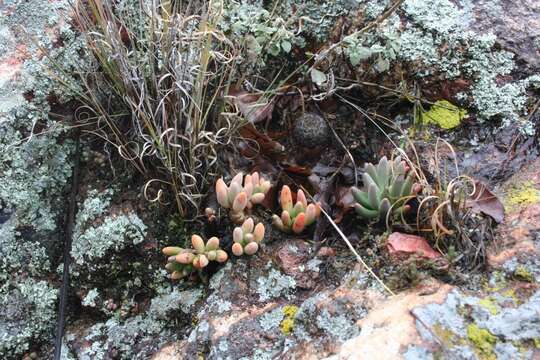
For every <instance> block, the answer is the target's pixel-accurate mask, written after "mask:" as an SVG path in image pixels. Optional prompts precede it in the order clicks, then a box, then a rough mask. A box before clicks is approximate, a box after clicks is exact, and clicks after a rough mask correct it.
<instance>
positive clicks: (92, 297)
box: [81, 288, 99, 307]
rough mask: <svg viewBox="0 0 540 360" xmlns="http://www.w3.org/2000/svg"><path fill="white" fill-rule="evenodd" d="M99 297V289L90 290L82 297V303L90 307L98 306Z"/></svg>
mask: <svg viewBox="0 0 540 360" xmlns="http://www.w3.org/2000/svg"><path fill="white" fill-rule="evenodd" d="M98 299H99V291H98V289H96V288H94V289H92V290H90V291H89V292H88V293H87V294H86V296H85V297H84V298H83V299H82V301H81V305H82V306H88V307H96V306H97V303H96V301H97V300H98Z"/></svg>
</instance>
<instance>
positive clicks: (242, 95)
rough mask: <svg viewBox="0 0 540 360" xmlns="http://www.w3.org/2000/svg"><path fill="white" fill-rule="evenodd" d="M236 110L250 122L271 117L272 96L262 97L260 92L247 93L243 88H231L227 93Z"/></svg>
mask: <svg viewBox="0 0 540 360" xmlns="http://www.w3.org/2000/svg"><path fill="white" fill-rule="evenodd" d="M228 98H229V99H232V103H233V104H234V105H235V106H236V107H237V108H238V111H240V113H241V114H242V115H243V116H244V117H245V118H246V120H247V121H249V122H250V123H252V124H256V123H258V122H261V121H264V120H270V119H271V118H272V111H274V98H272V99H266V98H262V96H261V94H253V93H249V92H247V91H245V90H231V91H230V92H229V95H228Z"/></svg>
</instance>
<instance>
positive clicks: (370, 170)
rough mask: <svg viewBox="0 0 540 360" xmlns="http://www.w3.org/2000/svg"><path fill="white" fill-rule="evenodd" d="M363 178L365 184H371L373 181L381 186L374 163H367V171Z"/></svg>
mask: <svg viewBox="0 0 540 360" xmlns="http://www.w3.org/2000/svg"><path fill="white" fill-rule="evenodd" d="M362 180H363V181H364V185H365V186H369V185H370V184H372V183H373V184H376V185H378V186H380V185H379V184H380V182H379V178H378V176H377V169H376V168H375V166H374V165H373V164H371V163H368V164H366V172H365V173H364V174H362Z"/></svg>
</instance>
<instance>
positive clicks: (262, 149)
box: [240, 124, 285, 159]
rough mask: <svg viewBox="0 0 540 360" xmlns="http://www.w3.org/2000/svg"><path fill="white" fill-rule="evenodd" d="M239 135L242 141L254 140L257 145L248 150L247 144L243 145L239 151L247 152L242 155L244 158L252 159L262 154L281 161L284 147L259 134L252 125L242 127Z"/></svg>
mask: <svg viewBox="0 0 540 360" xmlns="http://www.w3.org/2000/svg"><path fill="white" fill-rule="evenodd" d="M240 135H241V136H242V137H243V138H244V139H251V140H254V141H255V142H256V143H257V145H258V147H257V146H256V147H255V148H250V146H248V144H247V143H246V144H244V145H243V148H241V151H242V152H244V151H245V152H248V153H246V154H244V155H245V156H248V157H254V156H255V155H257V154H263V155H270V156H272V157H277V158H279V159H283V156H284V151H285V147H284V146H283V145H281V144H280V143H278V142H277V141H274V140H272V139H271V138H270V137H269V136H268V135H266V134H263V133H261V132H259V131H258V130H257V129H256V128H255V126H253V125H252V124H247V125H245V126H243V127H242V128H241V129H240ZM250 145H251V144H250ZM251 153H252V154H251Z"/></svg>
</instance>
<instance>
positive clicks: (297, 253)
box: [276, 240, 319, 289]
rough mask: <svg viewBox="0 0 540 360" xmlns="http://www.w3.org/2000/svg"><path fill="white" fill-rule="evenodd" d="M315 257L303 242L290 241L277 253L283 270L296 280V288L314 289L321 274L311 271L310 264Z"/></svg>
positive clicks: (277, 258) (278, 261)
mask: <svg viewBox="0 0 540 360" xmlns="http://www.w3.org/2000/svg"><path fill="white" fill-rule="evenodd" d="M312 257H313V255H312V249H311V247H310V246H309V244H308V243H306V242H305V241H303V240H294V241H289V242H287V243H285V244H283V245H282V246H281V247H280V248H279V249H278V250H277V252H276V260H277V263H278V265H279V267H280V268H281V270H282V271H283V272H284V273H285V274H287V275H289V276H292V277H293V278H294V280H295V281H296V286H298V287H300V288H303V289H312V288H313V287H314V286H315V281H316V280H317V278H318V277H319V273H318V272H317V271H315V270H314V269H310V268H309V265H308V262H309V260H311V258H312Z"/></svg>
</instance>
